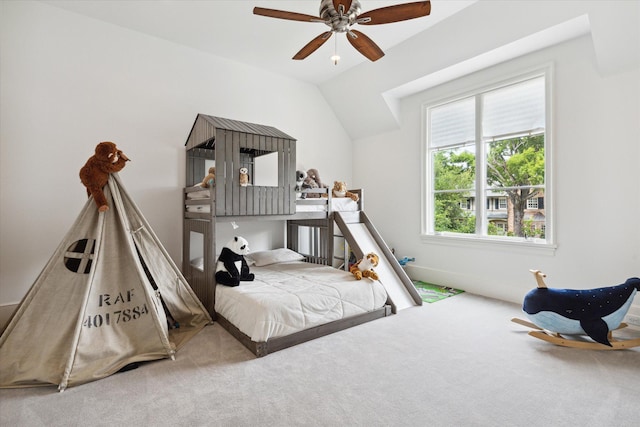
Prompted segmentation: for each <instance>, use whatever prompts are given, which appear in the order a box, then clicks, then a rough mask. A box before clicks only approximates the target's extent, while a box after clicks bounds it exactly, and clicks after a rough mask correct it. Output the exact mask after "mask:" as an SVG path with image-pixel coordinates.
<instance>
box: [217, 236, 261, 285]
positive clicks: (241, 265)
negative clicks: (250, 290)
mask: <svg viewBox="0 0 640 427" xmlns="http://www.w3.org/2000/svg"><path fill="white" fill-rule="evenodd" d="M248 253H249V243H248V242H247V241H246V240H245V239H244V238H243V237H239V236H236V237H234V238H233V239H231V240H230V241H229V242H228V243H227V244H226V245H225V246H224V247H223V248H222V251H221V252H220V256H219V257H218V262H217V264H216V275H215V277H216V282H217V283H219V284H221V285H226V286H238V285H239V284H240V281H245V282H250V281H252V280H253V279H254V277H255V276H254V275H253V273H250V272H249V265H248V264H247V261H246V260H245V259H244V256H245V255H246V254H248Z"/></svg>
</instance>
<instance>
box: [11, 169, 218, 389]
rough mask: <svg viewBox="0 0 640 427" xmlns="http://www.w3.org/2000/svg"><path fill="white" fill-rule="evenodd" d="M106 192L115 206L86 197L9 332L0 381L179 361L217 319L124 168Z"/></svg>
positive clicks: (18, 382) (77, 377) (24, 382)
mask: <svg viewBox="0 0 640 427" xmlns="http://www.w3.org/2000/svg"><path fill="white" fill-rule="evenodd" d="M105 196H106V197H107V201H108V203H109V206H110V209H109V210H108V211H106V212H98V209H97V207H96V205H95V203H94V202H93V199H92V198H90V199H89V200H88V201H87V203H86V205H85V206H84V208H83V209H82V211H81V213H80V215H79V216H78V218H77V219H76V221H75V223H74V225H73V226H72V227H71V229H70V230H69V232H68V233H67V235H66V236H65V238H64V239H63V241H62V242H61V244H60V245H59V246H58V248H57V249H56V251H55V252H54V254H53V256H52V257H51V259H50V260H49V262H48V263H47V265H46V266H45V268H44V269H43V270H42V272H41V273H40V275H39V276H38V278H37V279H36V281H35V282H34V284H33V285H32V286H31V288H30V289H29V291H28V292H27V294H26V296H25V297H24V298H23V300H22V302H21V303H20V305H19V306H18V308H17V310H16V312H15V313H14V315H13V317H12V319H11V321H10V322H9V324H8V326H7V328H6V329H5V331H4V333H3V334H2V336H1V337H0V387H2V388H10V387H30V386H39V385H51V384H55V385H58V387H59V389H60V390H61V391H62V390H64V389H65V388H66V387H69V386H74V385H79V384H83V383H86V382H89V381H94V380H98V379H100V378H104V377H106V376H109V375H111V374H114V373H116V372H118V371H119V370H121V369H122V368H123V367H125V366H127V365H129V364H131V363H134V362H141V361H149V360H155V359H161V358H168V357H171V358H173V357H174V353H175V351H177V350H178V349H179V348H180V347H181V346H183V345H184V344H185V343H186V342H187V341H188V339H190V338H191V337H193V336H194V335H195V334H196V333H197V332H199V331H200V330H201V329H202V328H203V327H204V326H206V325H207V324H210V323H211V322H212V320H211V317H210V316H209V314H208V313H207V311H206V310H205V308H204V307H203V305H202V304H201V303H200V301H199V300H198V298H197V297H196V296H195V294H194V292H193V291H192V290H191V288H190V287H189V284H188V283H187V282H186V280H185V279H184V277H183V276H182V274H181V272H180V270H178V268H177V267H176V265H175V264H174V262H173V261H172V260H171V258H170V257H169V255H168V253H167V252H166V250H165V249H164V247H163V246H162V244H161V242H160V241H159V239H158V237H157V236H156V235H155V233H154V232H153V230H152V229H151V227H150V226H149V224H148V223H147V221H146V219H145V218H144V216H143V215H142V213H141V212H140V210H139V209H138V207H137V206H136V205H135V203H134V202H133V200H132V199H131V197H130V196H129V194H128V193H127V192H126V190H125V189H124V187H123V186H122V183H121V181H120V178H119V177H118V175H117V174H115V173H114V174H111V176H110V178H109V182H108V185H107V186H105ZM163 304H164V305H163ZM166 312H168V313H169V314H170V317H169V318H173V319H175V321H176V322H177V323H178V324H179V327H178V328H170V327H169V326H168V324H167V315H166V314H165V313H166Z"/></svg>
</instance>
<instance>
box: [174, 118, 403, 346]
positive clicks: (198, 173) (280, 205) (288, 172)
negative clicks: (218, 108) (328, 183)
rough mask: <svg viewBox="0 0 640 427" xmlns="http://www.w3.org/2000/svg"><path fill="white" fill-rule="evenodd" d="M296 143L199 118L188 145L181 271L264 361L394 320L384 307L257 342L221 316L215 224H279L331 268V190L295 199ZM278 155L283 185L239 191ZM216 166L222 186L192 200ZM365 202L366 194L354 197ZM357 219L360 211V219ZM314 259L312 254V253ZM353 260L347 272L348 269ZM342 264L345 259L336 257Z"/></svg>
mask: <svg viewBox="0 0 640 427" xmlns="http://www.w3.org/2000/svg"><path fill="white" fill-rule="evenodd" d="M295 144H296V140H295V139H293V138H292V137H290V136H288V135H287V134H285V133H283V132H281V131H279V130H278V129H275V128H273V127H270V126H264V125H257V124H253V123H246V122H240V121H237V120H229V119H223V118H219V117H213V116H208V115H204V114H198V116H197V117H196V120H195V122H194V124H193V127H192V129H191V132H190V134H189V137H188V139H187V142H186V144H185V146H186V149H187V167H186V185H187V187H186V188H185V189H184V199H183V207H184V210H183V211H184V215H183V250H182V272H183V274H184V276H185V278H186V279H187V281H188V282H189V284H190V285H191V288H192V289H193V291H194V292H195V294H196V295H197V296H198V298H200V300H201V302H202V303H203V305H204V306H205V308H206V309H207V310H208V311H209V314H211V316H212V317H213V319H214V320H215V321H217V322H219V323H220V325H221V326H222V327H224V328H225V329H226V330H227V331H229V333H231V334H232V335H233V336H234V337H235V338H236V339H238V340H239V341H240V342H241V343H242V344H243V345H244V346H245V347H247V348H248V349H249V350H250V351H251V352H253V353H254V354H255V355H256V356H258V357H261V356H265V355H267V354H269V353H272V352H274V351H278V350H282V349H284V348H287V347H291V346H293V345H296V344H300V343H302V342H306V341H309V340H312V339H315V338H319V337H322V336H325V335H328V334H331V333H334V332H337V331H340V330H342V329H346V328H350V327H352V326H356V325H359V324H362V323H365V322H369V321H371V320H375V319H379V318H381V317H385V316H388V315H390V314H391V312H392V311H391V306H390V305H389V304H387V305H385V306H384V307H382V308H380V309H377V310H374V311H371V312H367V313H363V314H360V315H356V316H351V317H348V318H344V319H341V320H336V321H333V322H330V323H327V324H324V325H319V326H316V327H313V328H310V329H306V330H303V331H300V332H297V333H294V334H291V335H287V336H284V337H278V338H271V339H269V340H267V341H265V342H254V341H252V340H251V339H250V337H248V336H247V335H246V334H244V333H242V332H241V331H240V330H238V328H236V326H235V325H233V324H231V323H230V322H229V321H228V320H226V319H225V318H224V317H222V316H220V315H218V314H217V313H216V312H215V286H216V283H215V278H214V275H215V266H216V222H217V221H221V222H222V221H224V222H227V223H228V222H232V221H248V220H251V221H273V220H285V221H286V222H287V228H286V230H287V232H286V236H287V247H288V248H289V249H292V250H294V251H296V252H299V253H301V254H302V255H304V256H305V261H306V262H310V263H314V264H322V265H329V266H333V264H334V235H335V228H334V219H333V214H332V212H331V197H332V194H331V189H327V188H322V189H313V190H308V191H306V192H307V198H306V199H296V195H295V172H296V170H295V165H296V145H295ZM269 153H278V154H277V156H278V172H277V173H278V185H277V186H269V187H264V186H258V185H250V186H246V187H243V186H240V184H239V182H238V181H239V169H240V168H241V167H246V168H247V169H248V170H249V175H250V176H253V167H254V159H255V158H256V157H259V156H262V155H265V154H269ZM207 160H214V161H215V165H216V166H215V167H216V185H214V186H211V187H210V188H209V198H207V199H190V198H188V195H189V193H192V192H195V191H202V189H201V188H199V187H194V185H195V184H198V183H199V182H201V181H202V179H203V178H204V176H205V175H207V169H208V168H207V167H206V161H207ZM350 191H352V192H354V193H356V194H358V195H359V196H360V201H359V210H362V203H363V197H362V196H363V193H362V190H350ZM203 205H208V207H209V212H190V211H188V209H187V208H188V207H189V206H203ZM297 205H321V206H323V210H322V211H311V212H297V211H296V210H297ZM354 214H356V215H357V212H354ZM194 233H195V235H198V234H199V235H201V240H202V248H199V247H198V249H199V251H198V252H201V255H202V257H203V268H202V269H199V268H197V267H195V266H194V265H192V263H191V260H192V259H193V258H192V252H193V251H192V249H193V247H192V245H193V244H195V243H194V239H195V236H194ZM301 233H311V234H312V236H313V238H312V239H310V240H311V242H312V244H311V245H310V247H306V248H305V249H306V250H303V248H300V247H299V235H300V234H301ZM306 252H308V253H306ZM347 257H348V254H346V253H345V254H344V257H343V264H344V268H345V269H348V262H347V261H348V260H347ZM338 262H339V258H338Z"/></svg>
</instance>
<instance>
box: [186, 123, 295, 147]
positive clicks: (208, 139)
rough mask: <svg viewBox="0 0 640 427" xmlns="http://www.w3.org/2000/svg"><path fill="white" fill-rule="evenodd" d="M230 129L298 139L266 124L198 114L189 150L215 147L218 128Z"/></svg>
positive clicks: (188, 139)
mask: <svg viewBox="0 0 640 427" xmlns="http://www.w3.org/2000/svg"><path fill="white" fill-rule="evenodd" d="M218 129H220V130H229V131H235V132H242V133H247V134H252V135H261V136H268V137H272V138H282V139H288V140H293V141H295V140H296V139H295V138H293V137H291V136H289V135H287V134H286V133H284V132H282V131H280V130H278V129H276V128H274V127H272V126H266V125H259V124H255V123H249V122H242V121H239V120H231V119H224V118H222V117H214V116H208V115H206V114H198V115H197V116H196V120H195V122H194V123H193V127H192V128H191V132H189V137H188V138H187V142H186V143H185V146H186V147H187V150H190V149H192V148H196V147H198V148H213V146H214V144H215V140H216V132H217V130H218Z"/></svg>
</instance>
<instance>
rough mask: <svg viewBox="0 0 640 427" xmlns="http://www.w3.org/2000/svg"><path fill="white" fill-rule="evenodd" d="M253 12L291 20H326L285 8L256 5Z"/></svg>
mask: <svg viewBox="0 0 640 427" xmlns="http://www.w3.org/2000/svg"><path fill="white" fill-rule="evenodd" d="M253 14H254V15H261V16H267V17H269V18H280V19H288V20H290V21H302V22H324V20H322V19H321V18H319V17H317V16H313V15H306V14H304V13H296V12H287V11H284V10H276V9H266V8H264V7H254V8H253Z"/></svg>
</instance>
